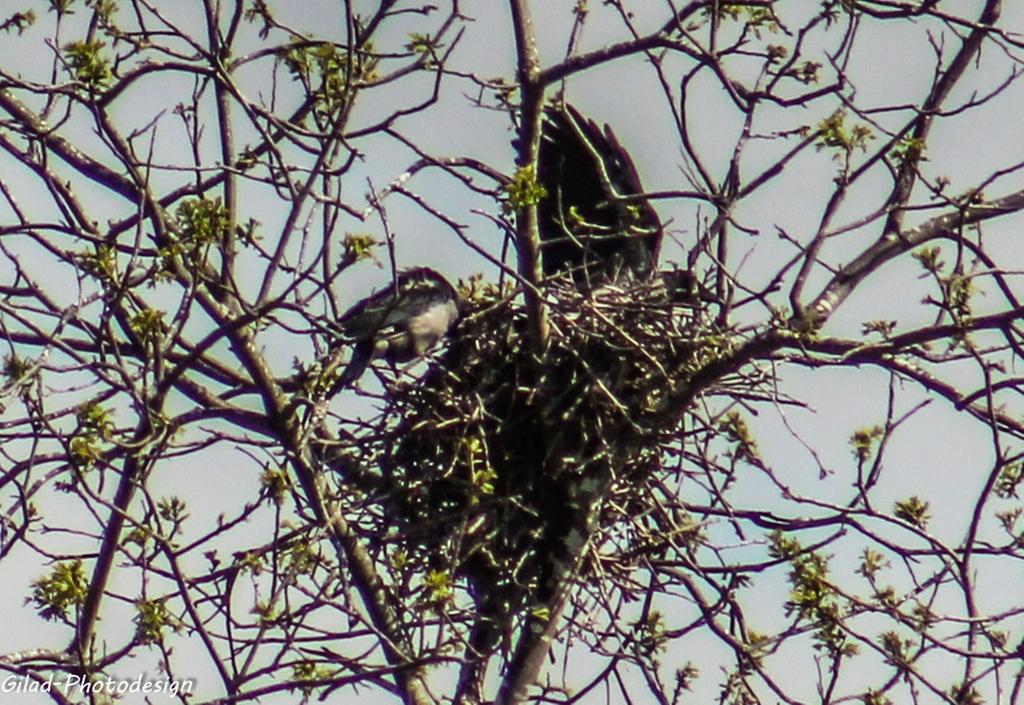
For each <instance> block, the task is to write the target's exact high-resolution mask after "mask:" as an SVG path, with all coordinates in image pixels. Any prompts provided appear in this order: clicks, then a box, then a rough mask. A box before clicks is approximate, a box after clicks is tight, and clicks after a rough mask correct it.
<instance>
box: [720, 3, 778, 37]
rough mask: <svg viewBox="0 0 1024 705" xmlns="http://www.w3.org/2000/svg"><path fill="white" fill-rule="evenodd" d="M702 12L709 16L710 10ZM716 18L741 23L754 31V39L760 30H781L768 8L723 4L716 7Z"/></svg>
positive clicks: (759, 34)
mask: <svg viewBox="0 0 1024 705" xmlns="http://www.w3.org/2000/svg"><path fill="white" fill-rule="evenodd" d="M704 12H705V14H706V15H710V13H711V12H712V10H711V9H710V8H706V9H705V10H704ZM718 16H719V17H720V18H722V19H726V18H727V19H730V20H734V21H737V22H743V23H744V24H746V26H747V27H749V28H750V29H752V30H753V31H754V36H756V37H760V36H761V33H760V30H762V29H764V30H767V31H769V32H772V33H775V32H778V31H779V30H780V29H781V27H780V26H779V21H778V20H777V19H776V18H775V13H774V12H772V9H771V8H770V7H755V6H751V5H744V4H741V3H731V2H723V3H719V5H718Z"/></svg>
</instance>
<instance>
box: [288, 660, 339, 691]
mask: <svg viewBox="0 0 1024 705" xmlns="http://www.w3.org/2000/svg"><path fill="white" fill-rule="evenodd" d="M332 675H333V673H332V672H331V669H329V668H327V667H326V666H317V665H316V664H315V663H312V662H310V661H300V662H299V663H296V664H295V665H294V666H292V680H294V681H295V682H296V683H297V684H298V686H299V689H300V690H302V693H303V695H306V696H309V695H312V694H313V690H314V689H313V687H312V686H311V685H308V684H309V683H311V682H313V681H322V680H327V679H328V678H331V676H332Z"/></svg>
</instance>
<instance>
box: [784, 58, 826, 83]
mask: <svg viewBox="0 0 1024 705" xmlns="http://www.w3.org/2000/svg"><path fill="white" fill-rule="evenodd" d="M819 71H821V64H820V63H819V62H817V61H804V62H803V63H800V64H797V65H796V66H794V67H793V68H792V69H790V70H789V75H790V76H792V77H793V78H795V79H796V80H798V81H800V83H803V84H804V85H810V84H812V83H817V82H818V80H819V76H818V72H819Z"/></svg>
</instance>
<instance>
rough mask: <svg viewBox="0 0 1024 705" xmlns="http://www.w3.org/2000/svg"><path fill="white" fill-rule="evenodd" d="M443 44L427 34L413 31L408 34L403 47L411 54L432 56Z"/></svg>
mask: <svg viewBox="0 0 1024 705" xmlns="http://www.w3.org/2000/svg"><path fill="white" fill-rule="evenodd" d="M443 46H444V45H443V44H441V43H440V42H438V41H437V39H436V38H434V37H431V36H430V35H429V34H421V33H419V32H413V33H412V34H410V35H409V41H408V42H407V43H406V45H405V48H406V50H407V51H410V52H412V53H413V54H420V55H421V56H423V57H433V56H434V54H435V53H436V52H437V50H438V49H440V48H442V47H443Z"/></svg>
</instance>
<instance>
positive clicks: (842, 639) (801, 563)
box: [769, 531, 856, 656]
mask: <svg viewBox="0 0 1024 705" xmlns="http://www.w3.org/2000/svg"><path fill="white" fill-rule="evenodd" d="M769 553H770V555H771V556H772V557H775V558H783V559H785V560H786V561H788V562H789V564H790V571H789V582H790V586H791V589H790V593H789V601H788V602H787V603H786V614H794V613H795V614H796V615H797V617H798V618H799V619H801V620H806V621H808V622H810V623H811V624H813V625H814V627H815V631H814V639H815V648H818V649H823V650H825V651H827V652H828V653H830V654H832V655H834V656H848V655H852V654H853V653H856V645H855V644H848V643H847V640H846V635H845V633H844V632H843V630H842V628H841V627H840V620H841V618H842V616H843V610H842V606H841V603H840V595H839V593H838V592H837V591H836V590H835V588H834V587H833V586H832V583H831V582H830V581H829V575H828V573H829V564H828V558H827V557H826V556H825V555H823V554H821V553H817V552H805V551H804V550H803V548H802V547H801V546H800V543H799V541H797V540H796V539H794V538H790V537H787V536H786V535H785V534H783V533H782V532H781V531H776V532H774V533H773V534H772V535H771V546H770V547H769Z"/></svg>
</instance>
